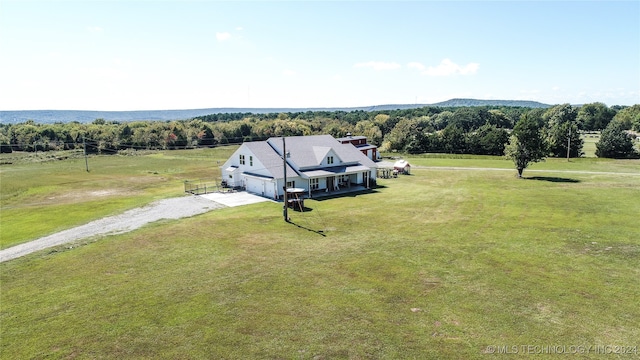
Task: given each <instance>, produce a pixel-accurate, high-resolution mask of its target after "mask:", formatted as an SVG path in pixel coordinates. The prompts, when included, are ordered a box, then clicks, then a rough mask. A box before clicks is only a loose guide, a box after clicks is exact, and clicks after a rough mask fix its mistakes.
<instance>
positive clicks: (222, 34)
mask: <svg viewBox="0 0 640 360" xmlns="http://www.w3.org/2000/svg"><path fill="white" fill-rule="evenodd" d="M216 39H217V40H218V41H227V40H229V39H231V34H230V33H228V32H217V33H216Z"/></svg>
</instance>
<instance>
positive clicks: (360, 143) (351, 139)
mask: <svg viewBox="0 0 640 360" xmlns="http://www.w3.org/2000/svg"><path fill="white" fill-rule="evenodd" d="M336 140H338V141H340V142H341V143H342V144H351V145H353V146H355V147H356V148H357V149H358V150H360V152H362V153H363V154H364V155H366V156H367V157H368V158H369V159H371V160H373V161H377V160H378V147H377V146H375V145H370V144H367V137H366V136H352V135H351V133H347V136H346V137H341V138H338V139H336Z"/></svg>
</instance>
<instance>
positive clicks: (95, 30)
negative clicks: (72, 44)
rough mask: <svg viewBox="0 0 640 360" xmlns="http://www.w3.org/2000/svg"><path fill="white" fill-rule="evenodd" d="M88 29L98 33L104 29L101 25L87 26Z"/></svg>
mask: <svg viewBox="0 0 640 360" xmlns="http://www.w3.org/2000/svg"><path fill="white" fill-rule="evenodd" d="M87 31H88V32H90V33H94V34H97V33H101V32H103V31H104V29H103V28H101V27H100V26H87Z"/></svg>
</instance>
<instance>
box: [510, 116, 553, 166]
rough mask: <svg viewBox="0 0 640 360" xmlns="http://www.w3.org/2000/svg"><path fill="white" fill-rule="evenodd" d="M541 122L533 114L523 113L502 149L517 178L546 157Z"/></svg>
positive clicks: (545, 145)
mask: <svg viewBox="0 0 640 360" xmlns="http://www.w3.org/2000/svg"><path fill="white" fill-rule="evenodd" d="M543 125H544V122H543V120H542V119H541V118H540V117H539V116H537V114H535V113H533V112H529V113H525V114H523V115H522V117H521V118H520V120H518V122H517V123H516V126H515V127H514V128H513V132H512V133H511V136H510V137H509V144H507V146H506V147H505V149H504V153H505V156H506V157H507V158H509V159H511V160H513V163H514V164H515V166H516V169H517V170H518V177H519V178H521V177H522V172H523V171H524V169H526V168H527V167H528V166H529V164H531V163H536V162H539V161H543V160H544V158H545V156H546V155H547V153H548V151H547V143H546V141H545V139H544V135H543V131H542V129H543Z"/></svg>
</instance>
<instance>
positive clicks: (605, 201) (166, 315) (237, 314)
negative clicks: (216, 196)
mask: <svg viewBox="0 0 640 360" xmlns="http://www.w3.org/2000/svg"><path fill="white" fill-rule="evenodd" d="M234 149H235V148H223V149H211V150H198V151H194V152H190V151H185V152H164V153H153V154H148V155H146V156H139V157H93V158H90V160H89V161H90V166H91V165H92V162H93V164H95V165H94V166H93V167H92V171H91V172H90V173H88V174H87V173H86V172H85V171H84V160H83V159H74V160H64V161H57V162H51V163H49V162H46V163H40V164H37V165H36V166H34V165H33V164H31V165H29V164H18V163H15V164H13V165H9V166H2V167H0V170H1V171H2V173H1V175H2V198H1V199H2V243H3V244H5V236H8V235H10V240H7V243H11V242H14V243H16V242H20V241H24V240H25V239H29V238H33V237H37V236H42V235H44V234H47V233H50V232H53V231H56V230H57V229H61V228H66V227H69V226H73V225H74V224H77V223H83V222H86V221H87V220H89V219H94V218H96V217H100V216H104V215H106V214H112V213H114V212H118V211H122V210H123V209H126V208H131V207H135V206H140V205H142V204H144V203H148V202H150V201H152V200H154V199H158V198H162V197H169V196H177V195H180V193H181V191H182V181H184V180H186V179H196V178H207V177H215V176H217V174H216V171H218V170H217V168H216V167H215V166H216V160H217V159H221V160H222V159H226V157H227V156H228V155H229V154H230V153H231V151H233V150H234ZM409 160H410V161H411V162H412V163H415V164H417V165H426V166H427V168H424V169H415V170H414V175H412V176H401V177H399V178H397V179H389V180H381V181H380V182H379V184H380V185H381V186H380V187H379V188H377V189H376V190H375V191H372V192H369V193H362V194H358V195H357V196H347V197H342V198H333V199H327V200H322V201H315V200H307V201H306V202H305V205H306V206H307V207H309V208H311V209H312V211H310V212H306V213H297V212H292V213H291V217H292V220H293V222H294V224H287V223H285V222H284V221H282V217H281V207H280V206H279V205H278V204H273V203H261V204H255V205H249V206H245V207H238V208H227V209H222V210H216V211H212V212H210V213H207V214H203V215H198V216H195V217H192V218H188V219H181V220H171V221H170V220H167V221H162V222H159V223H155V224H151V225H149V226H146V227H144V228H142V229H139V230H137V231H134V232H131V233H127V234H122V235H116V236H111V237H108V238H104V239H101V240H99V241H93V240H91V239H89V240H87V241H82V242H79V243H77V244H74V246H73V248H72V249H71V248H70V246H60V247H58V248H55V249H54V250H53V251H52V250H46V251H43V252H40V253H36V254H32V255H29V256H26V257H24V258H20V259H16V260H13V261H9V262H6V263H2V264H0V281H1V282H0V285H1V288H0V322H1V324H2V326H1V327H0V341H1V343H0V356H1V357H2V358H45V357H46V358H118V359H119V358H167V359H175V358H203V359H205V358H206V359H208V358H303V359H334V358H383V359H397V358H433V359H441V358H454V359H461V358H465V359H467V358H469V359H473V358H487V357H493V356H496V354H495V353H494V354H489V353H487V352H491V348H490V346H508V347H509V350H510V351H513V348H512V347H513V346H516V348H517V350H518V351H519V352H521V353H522V351H524V349H525V348H524V347H523V346H526V345H532V346H538V347H541V346H542V347H544V346H547V347H550V346H564V347H565V351H571V350H572V348H570V346H584V347H585V348H586V349H588V347H589V346H603V347H604V346H608V345H609V346H626V347H628V348H623V349H624V350H627V349H633V347H634V346H635V347H636V349H637V347H640V344H639V343H638V339H640V320H639V319H640V308H639V307H638V306H637V299H638V298H640V283H639V282H638V278H640V228H639V227H638V214H639V213H640V201H638V199H639V198H640V176H635V175H627V174H629V173H638V172H639V171H640V170H638V169H640V161H612V160H599V159H584V160H583V159H580V160H576V161H573V160H572V161H571V162H570V163H567V162H566V160H564V161H563V160H561V159H553V160H548V161H547V162H545V163H541V164H535V165H534V166H533V167H532V169H539V170H545V169H546V170H549V172H548V173H546V172H535V173H534V172H530V173H527V171H526V170H525V173H524V175H525V176H526V177H527V178H528V179H525V180H517V179H515V178H514V174H515V171H514V174H511V173H509V172H507V171H504V172H503V171H478V170H456V171H450V170H443V169H435V168H431V169H430V168H428V166H436V164H437V166H452V167H470V168H479V167H480V168H481V167H486V168H496V167H497V168H501V167H505V168H510V166H511V165H510V163H509V162H508V161H505V160H501V159H499V158H483V157H458V158H455V157H454V158H446V157H443V156H416V157H409ZM563 166H567V167H570V169H572V170H575V171H603V172H608V173H609V172H614V173H615V172H619V173H624V174H621V175H615V174H591V173H561V172H559V171H560V170H561V169H563ZM5 184H7V188H5ZM70 188H73V189H74V191H71V189H70ZM77 189H80V190H77ZM116 189H117V190H116ZM75 191H80V192H81V193H82V194H85V196H80V197H75V198H74V197H71V196H67V195H65V194H69V193H73V192H75ZM105 191H106V192H108V191H114V193H111V194H108V195H105V196H99V195H97V194H92V193H93V192H98V194H102V193H101V192H105ZM86 194H88V195H86ZM52 198H53V199H52ZM56 199H58V200H60V199H64V201H56ZM59 202H62V203H59ZM76 208H79V209H80V210H78V211H76V210H75V209H76ZM61 209H64V211H66V216H64V215H56V214H57V212H58V211H60V210H61ZM76 216H78V217H79V218H76ZM20 217H26V218H28V221H27V220H21V219H19V218H20ZM69 218H73V219H69ZM43 219H47V221H42V220H43ZM5 221H8V222H5ZM39 222H40V223H46V224H43V225H42V226H41V227H40V228H38V229H33V230H29V231H27V230H16V229H15V227H16V226H18V227H19V226H27V227H35V226H36V225H39ZM6 224H10V225H6ZM319 231H322V232H321V233H320V232H319ZM7 234H8V235H7ZM585 348H583V349H585ZM535 349H536V348H534V351H536V350H535ZM537 349H538V350H540V351H541V350H542V349H541V348H537ZM574 349H576V348H574ZM610 349H611V348H610ZM616 349H618V350H619V349H620V348H616ZM494 350H495V349H494ZM636 351H637V350H636ZM503 356H504V355H501V356H497V357H503ZM579 356H580V357H585V358H601V357H602V354H598V353H596V351H595V350H594V351H592V352H589V353H584V354H580V355H579ZM613 357H614V358H615V356H613Z"/></svg>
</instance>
